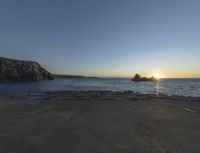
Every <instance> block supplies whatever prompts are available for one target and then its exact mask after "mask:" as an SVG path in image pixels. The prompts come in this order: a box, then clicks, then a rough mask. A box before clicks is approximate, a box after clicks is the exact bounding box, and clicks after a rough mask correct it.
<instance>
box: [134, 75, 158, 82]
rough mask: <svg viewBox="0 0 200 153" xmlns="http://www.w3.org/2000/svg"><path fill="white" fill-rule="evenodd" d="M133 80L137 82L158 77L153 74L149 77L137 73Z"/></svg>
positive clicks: (154, 79)
mask: <svg viewBox="0 0 200 153" xmlns="http://www.w3.org/2000/svg"><path fill="white" fill-rule="evenodd" d="M131 80H132V81H136V82H145V81H157V79H156V78H155V77H153V76H152V77H150V78H147V77H141V76H140V75H139V74H135V76H134V77H133V79H131Z"/></svg>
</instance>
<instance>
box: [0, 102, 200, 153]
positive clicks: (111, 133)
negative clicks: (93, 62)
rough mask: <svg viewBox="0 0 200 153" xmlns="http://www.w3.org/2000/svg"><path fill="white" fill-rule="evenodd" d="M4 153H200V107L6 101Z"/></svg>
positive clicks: (0, 145) (0, 105) (1, 110)
mask: <svg viewBox="0 0 200 153" xmlns="http://www.w3.org/2000/svg"><path fill="white" fill-rule="evenodd" d="M0 123H1V124H0V152H1V153H36V152H37V153H66V152H67V153H134V152H135V153H193V152H194V153H195V152H200V103H199V102H189V101H184V100H182V101H174V100H167V99H151V100H136V101H134V100H127V101H126V100H118V101H117V100H66V101H51V100H50V101H28V100H25V101H23V100H18V101H17V100H8V99H7V100H1V101H0Z"/></svg>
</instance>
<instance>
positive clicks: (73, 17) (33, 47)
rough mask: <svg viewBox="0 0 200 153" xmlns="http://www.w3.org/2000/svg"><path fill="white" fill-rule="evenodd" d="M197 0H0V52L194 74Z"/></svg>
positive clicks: (199, 18)
mask: <svg viewBox="0 0 200 153" xmlns="http://www.w3.org/2000/svg"><path fill="white" fill-rule="evenodd" d="M199 8H200V1H199V0H151V1H150V0H0V56H4V57H9V58H17V59H26V60H35V61H38V62H39V63H41V64H42V65H43V66H45V67H46V68H47V69H48V70H49V71H51V72H52V73H59V74H78V75H97V76H116V77H118V76H120V77H130V76H132V75H134V73H141V74H144V75H152V74H153V73H157V72H158V73H161V76H162V77H200V60H199V57H200V43H199V42H200V29H199V27H200V9H199Z"/></svg>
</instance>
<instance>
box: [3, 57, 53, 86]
mask: <svg viewBox="0 0 200 153" xmlns="http://www.w3.org/2000/svg"><path fill="white" fill-rule="evenodd" d="M52 79H54V77H53V75H52V74H51V73H49V72H48V71H47V70H45V69H44V68H43V67H42V66H41V65H40V64H38V63H37V62H32V61H22V60H13V59H8V58H3V57H0V82H16V81H38V80H52Z"/></svg>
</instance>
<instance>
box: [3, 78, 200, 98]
mask: <svg viewBox="0 0 200 153" xmlns="http://www.w3.org/2000/svg"><path fill="white" fill-rule="evenodd" d="M63 90H84V91H98V90H101V91H102V90H109V91H128V90H130V91H134V92H136V93H144V94H146V93H152V94H158V93H161V94H165V95H179V96H191V97H200V79H160V80H159V81H155V82H133V81H131V80H130V79H124V78H123V79H122V78H56V79H55V80H52V81H38V82H23V83H9V84H0V94H6V93H9V94H12V93H28V92H41V91H63Z"/></svg>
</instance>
